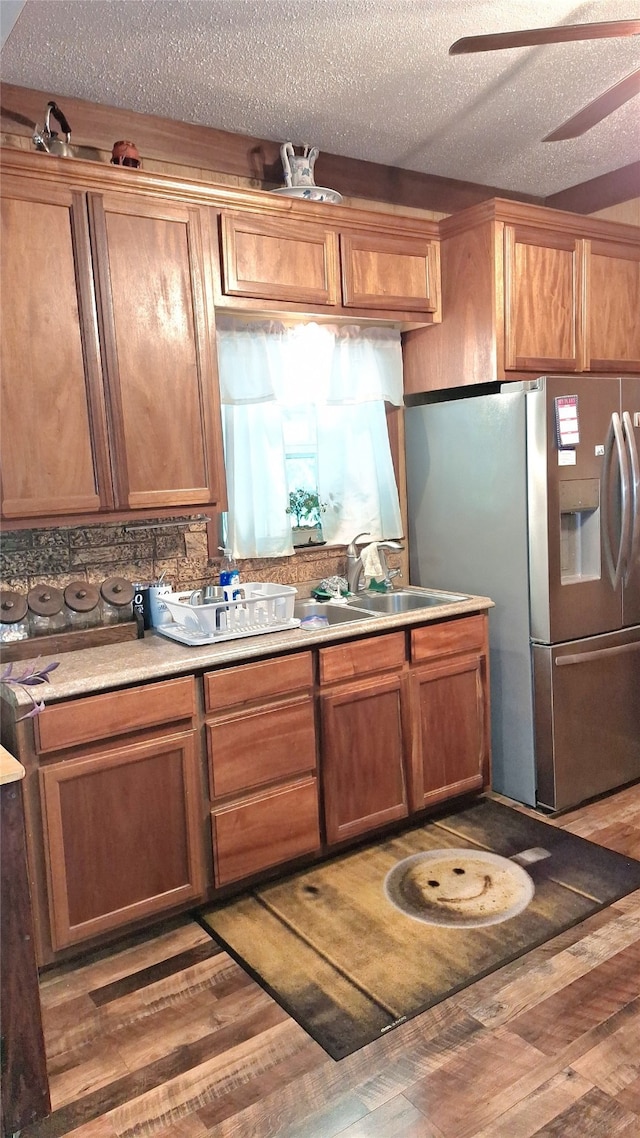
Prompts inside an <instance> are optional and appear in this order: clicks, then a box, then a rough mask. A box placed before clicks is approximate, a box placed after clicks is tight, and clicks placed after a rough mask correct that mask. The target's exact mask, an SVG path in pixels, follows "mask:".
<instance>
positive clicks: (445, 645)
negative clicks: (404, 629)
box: [411, 615, 487, 663]
mask: <svg viewBox="0 0 640 1138" xmlns="http://www.w3.org/2000/svg"><path fill="white" fill-rule="evenodd" d="M486 634H487V618H486V616H484V615H479V616H468V617H465V618H464V619H463V620H451V621H448V622H446V623H444V624H428V625H424V626H423V627H422V628H413V629H412V630H411V659H412V661H413V662H414V663H417V662H419V661H420V660H431V659H434V658H435V657H437V656H447V655H451V654H452V653H456V652H467V651H472V650H474V649H475V650H477V651H478V652H482V651H486Z"/></svg>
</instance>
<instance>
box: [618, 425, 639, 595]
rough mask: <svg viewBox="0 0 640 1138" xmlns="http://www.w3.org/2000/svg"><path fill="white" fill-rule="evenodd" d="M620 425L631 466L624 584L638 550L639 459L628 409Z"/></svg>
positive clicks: (626, 583)
mask: <svg viewBox="0 0 640 1138" xmlns="http://www.w3.org/2000/svg"><path fill="white" fill-rule="evenodd" d="M622 427H623V431H624V436H625V440H626V443H627V449H628V451H629V466H630V468H631V523H632V528H631V538H630V542H629V555H628V558H627V570H626V573H625V575H624V583H625V585H628V584H629V577H630V576H631V573H632V571H633V568H634V565H635V563H636V559H637V557H638V550H639V548H640V461H639V460H638V448H637V446H636V439H635V435H634V432H633V423H632V421H631V415H630V414H629V412H628V411H623V412H622Z"/></svg>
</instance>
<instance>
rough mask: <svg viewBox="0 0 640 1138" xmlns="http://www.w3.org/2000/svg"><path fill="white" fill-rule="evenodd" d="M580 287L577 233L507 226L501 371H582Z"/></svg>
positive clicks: (581, 286)
mask: <svg viewBox="0 0 640 1138" xmlns="http://www.w3.org/2000/svg"><path fill="white" fill-rule="evenodd" d="M582 289H583V250H582V242H581V241H580V240H579V239H578V238H577V237H575V236H573V235H572V234H565V233H555V232H550V233H546V232H544V231H543V230H540V229H537V228H529V227H527V226H516V225H505V227H504V367H505V370H515V371H536V372H538V373H540V374H543V373H545V372H549V371H560V372H568V371H579V370H580V368H581V350H582V342H583V327H582V318H583V309H582Z"/></svg>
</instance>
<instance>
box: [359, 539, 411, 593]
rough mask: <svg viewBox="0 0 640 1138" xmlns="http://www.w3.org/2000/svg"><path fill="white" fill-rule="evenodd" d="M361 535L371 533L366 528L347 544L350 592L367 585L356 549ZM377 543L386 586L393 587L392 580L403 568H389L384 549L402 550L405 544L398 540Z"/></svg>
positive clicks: (399, 574) (400, 573)
mask: <svg viewBox="0 0 640 1138" xmlns="http://www.w3.org/2000/svg"><path fill="white" fill-rule="evenodd" d="M361 537H369V533H368V532H367V531H366V530H365V532H364V533H359V534H358V535H357V536H356V537H354V539H353V541H350V542H349V544H348V546H347V584H348V586H349V592H350V593H357V592H359V591H360V590H362V589H364V587H365V582H364V581H363V580H361V578H362V558H361V556H360V554H359V553H358V550H357V549H356V543H357V542H358V541H360V538H361ZM376 545H377V547H378V552H379V554H380V565H381V568H382V572H383V573H384V585H385V588H387V589H392V588H393V584H392V580H393V578H394V577H398V576H401V575H402V569H389V567H388V565H387V557H386V554H385V552H384V551H385V549H394V550H397V551H398V552H401V551H402V550H403V549H404V545H400V543H399V542H398V541H378V542H376Z"/></svg>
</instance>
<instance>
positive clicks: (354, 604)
mask: <svg viewBox="0 0 640 1138" xmlns="http://www.w3.org/2000/svg"><path fill="white" fill-rule="evenodd" d="M464 600H466V597H464V596H463V595H462V594H461V593H441V592H439V591H437V590H435V589H424V590H423V589H393V590H391V591H390V592H388V593H375V592H363V593H358V594H357V596H355V597H350V598H349V600H348V601H347V605H348V606H349V608H354V609H356V608H358V609H363V610H366V611H367V612H371V613H399V612H414V611H415V609H425V608H435V607H437V606H438V605H450V604H455V602H456V601H464Z"/></svg>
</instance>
